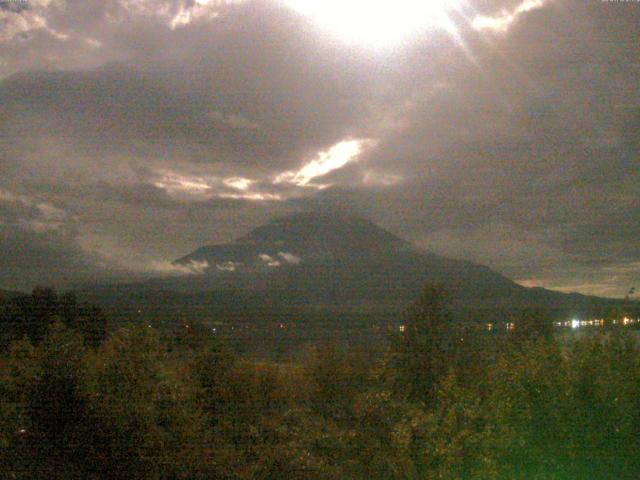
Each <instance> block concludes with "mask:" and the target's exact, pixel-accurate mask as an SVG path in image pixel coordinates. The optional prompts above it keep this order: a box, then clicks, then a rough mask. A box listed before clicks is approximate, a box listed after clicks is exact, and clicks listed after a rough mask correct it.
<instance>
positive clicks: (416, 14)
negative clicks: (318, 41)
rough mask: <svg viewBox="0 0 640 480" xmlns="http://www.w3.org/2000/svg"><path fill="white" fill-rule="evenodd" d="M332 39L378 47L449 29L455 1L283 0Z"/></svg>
mask: <svg viewBox="0 0 640 480" xmlns="http://www.w3.org/2000/svg"><path fill="white" fill-rule="evenodd" d="M284 1H285V3H286V4H287V5H289V6H290V7H292V8H293V9H295V10H296V11H298V12H300V13H302V14H303V15H305V16H307V17H309V18H310V19H311V20H312V21H313V22H315V23H317V24H318V25H320V26H321V27H322V28H324V29H326V30H328V31H329V32H331V33H332V34H333V35H335V36H336V37H338V38H340V39H342V40H345V41H347V42H349V43H359V44H365V45H371V46H374V47H382V46H388V45H394V44H397V43H400V42H402V41H403V40H405V39H406V38H407V37H409V36H410V35H412V34H415V33H418V32H420V31H424V30H428V29H436V28H439V29H445V30H452V29H454V28H453V25H452V23H451V21H450V20H449V17H448V15H447V13H448V12H450V11H452V10H455V9H457V8H458V7H459V1H458V0H395V1H389V0H284Z"/></svg>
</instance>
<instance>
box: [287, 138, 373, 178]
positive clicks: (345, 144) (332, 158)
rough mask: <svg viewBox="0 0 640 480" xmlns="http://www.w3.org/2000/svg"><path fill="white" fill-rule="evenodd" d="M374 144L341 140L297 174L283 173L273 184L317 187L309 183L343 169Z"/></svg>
mask: <svg viewBox="0 0 640 480" xmlns="http://www.w3.org/2000/svg"><path fill="white" fill-rule="evenodd" d="M372 143H374V141H373V140H370V139H358V140H343V141H342V142H340V143H337V144H335V145H334V146H332V147H331V148H330V149H329V150H326V151H324V152H319V153H318V158H317V159H315V160H312V161H310V162H309V163H307V164H306V165H304V166H303V167H302V168H301V169H300V170H298V171H297V172H292V171H288V172H284V173H281V174H280V175H278V176H277V177H276V178H275V180H274V183H292V184H294V185H298V186H301V187H304V186H316V187H317V186H318V185H314V184H311V183H310V182H311V181H312V180H313V179H314V178H317V177H322V176H324V175H326V174H327V173H329V172H332V171H333V170H337V169H339V168H342V167H344V166H345V165H346V164H347V163H349V162H352V161H355V160H356V159H357V158H358V155H360V153H362V151H363V150H364V148H365V147H367V146H369V145H371V144H372Z"/></svg>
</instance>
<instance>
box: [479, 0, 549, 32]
mask: <svg viewBox="0 0 640 480" xmlns="http://www.w3.org/2000/svg"><path fill="white" fill-rule="evenodd" d="M545 1H546V0H524V1H523V2H522V3H521V4H520V5H518V6H517V7H516V8H515V10H513V11H511V12H510V11H508V10H502V11H501V12H500V14H499V15H497V16H495V17H485V16H484V15H479V16H477V17H476V18H474V19H473V22H472V25H473V28H475V29H476V30H492V31H494V32H506V31H507V30H508V29H509V27H510V26H511V24H512V23H513V22H514V21H515V20H516V19H517V18H518V17H519V16H520V15H522V14H523V13H526V12H529V11H531V10H534V9H536V8H540V7H542V6H543V5H544V3H545Z"/></svg>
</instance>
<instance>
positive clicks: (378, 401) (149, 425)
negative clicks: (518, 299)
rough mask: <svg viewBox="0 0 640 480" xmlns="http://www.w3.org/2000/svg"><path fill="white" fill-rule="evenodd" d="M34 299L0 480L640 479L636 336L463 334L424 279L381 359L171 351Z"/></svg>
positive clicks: (5, 422) (1, 443)
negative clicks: (90, 332) (88, 325)
mask: <svg viewBox="0 0 640 480" xmlns="http://www.w3.org/2000/svg"><path fill="white" fill-rule="evenodd" d="M34 296H37V297H38V298H42V299H44V300H43V301H42V302H41V303H34V302H30V301H27V300H25V299H23V300H22V302H24V303H22V304H20V303H18V304H15V305H14V307H16V308H18V309H19V310H20V309H22V310H21V311H22V312H27V313H28V315H30V316H31V317H30V318H41V319H43V320H42V322H39V323H37V325H38V327H37V328H34V329H31V330H29V332H28V335H27V336H26V337H25V338H19V339H17V340H15V341H13V342H12V343H11V344H10V346H9V348H8V349H7V350H6V351H5V353H4V354H3V356H2V357H1V358H0V478H8V479H11V478H17V479H76V478H77V479H85V478H89V479H92V478H95V479H98V478H100V479H103V478H105V479H125V478H127V479H129V478H140V479H194V478H195V479H197V478H202V479H210V478H213V479H216V478H220V479H272V478H277V479H279V478H287V479H370V478H385V479H407V478H410V479H439V480H454V479H465V480H466V479H471V480H480V479H483V480H484V479H495V480H502V479H527V480H529V479H548V480H552V479H573V478H591V479H596V480H598V479H609V478H616V479H636V478H638V477H639V476H640V457H638V456H637V455H636V452H637V451H638V449H640V400H639V399H640V348H639V347H638V343H637V339H636V338H635V336H634V334H633V332H630V331H626V330H624V331H605V333H604V334H600V335H585V336H582V337H572V338H568V339H567V338H564V337H562V338H560V337H559V338H554V337H553V336H551V335H547V334H545V333H544V331H542V330H540V329H538V327H540V326H541V323H540V319H541V318H544V316H539V317H537V316H538V315H539V314H537V313H532V314H531V315H532V316H531V317H530V320H531V323H530V325H529V326H528V327H527V328H523V329H522V331H521V332H520V333H516V332H517V329H516V332H514V333H513V334H509V335H496V334H493V333H491V332H488V331H487V329H486V328H475V327H472V326H469V325H467V326H464V328H463V326H461V325H459V324H458V323H456V322H455V318H454V317H452V315H451V314H450V313H449V312H448V310H447V302H446V297H444V292H443V290H442V289H441V288H440V287H438V286H436V285H430V286H427V288H426V289H425V292H424V295H423V296H422V297H421V299H419V301H418V302H416V304H415V305H414V306H413V307H412V308H411V309H410V310H409V311H408V313H407V316H406V317H405V329H404V331H403V332H396V333H395V334H394V335H393V338H392V341H391V343H390V345H389V351H388V353H387V355H385V356H384V357H383V358H371V357H367V356H362V355H360V354H357V353H355V352H352V351H348V350H341V349H339V348H337V347H335V346H331V345H318V346H315V347H313V348H310V349H309V350H308V351H307V352H306V353H305V354H304V355H303V356H302V357H301V358H298V359H296V360H294V361H291V362H290V363H279V364H276V363H270V362H265V361H258V360H251V359H248V358H240V357H237V356H236V355H235V354H234V353H233V352H232V351H231V350H230V349H229V348H228V347H227V346H226V345H225V344H224V343H222V342H220V341H219V340H217V339H216V338H215V337H214V336H213V335H211V334H209V336H207V335H206V331H205V330H202V331H201V332H198V333H197V334H191V333H190V334H189V335H190V336H189V337H188V338H187V340H188V342H183V343H182V344H181V345H182V346H181V348H180V349H173V350H172V349H171V348H170V346H169V345H168V344H167V342H166V340H165V339H163V337H162V336H161V334H160V333H159V332H157V331H156V330H154V329H153V328H150V327H149V326H147V325H146V324H145V325H144V326H128V327H125V328H122V329H120V330H118V331H117V332H115V333H113V334H112V335H111V336H110V337H109V338H107V339H106V340H104V341H103V342H102V343H100V344H97V343H94V342H90V341H89V342H88V341H87V336H86V331H87V330H86V329H83V328H79V327H78V323H77V322H76V323H71V324H70V322H64V321H60V320H56V318H57V319H60V318H77V315H76V314H75V313H65V308H67V309H70V310H73V309H74V308H77V303H74V301H73V300H72V299H68V300H65V299H64V297H57V296H55V295H52V294H51V292H45V291H42V292H37V295H36V293H34ZM74 305H76V306H74ZM52 311H55V312H56V315H50V312H52ZM498 322H499V320H496V323H498ZM45 324H46V325H47V328H46V329H44V330H41V328H42V327H43V325H45ZM185 338H186V337H185Z"/></svg>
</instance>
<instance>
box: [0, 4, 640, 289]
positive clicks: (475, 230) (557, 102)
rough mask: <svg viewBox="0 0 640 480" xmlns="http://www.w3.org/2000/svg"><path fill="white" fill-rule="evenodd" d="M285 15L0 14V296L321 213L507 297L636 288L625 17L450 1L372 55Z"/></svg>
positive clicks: (103, 10)
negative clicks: (442, 258)
mask: <svg viewBox="0 0 640 480" xmlns="http://www.w3.org/2000/svg"><path fill="white" fill-rule="evenodd" d="M287 5H288V4H287V3H286V2H282V3H281V2H277V1H275V0H273V1H266V0H265V1H242V2H216V1H204V0H82V1H80V0H78V1H76V0H28V1H26V0H13V1H11V0H10V1H4V2H2V1H0V78H1V80H0V139H1V141H0V287H5V288H15V287H21V288H28V287H29V286H31V285H33V284H34V283H54V284H58V285H68V284H71V283H73V282H77V281H86V280H102V279H108V278H115V277H121V276H131V275H141V274H148V273H154V272H158V273H167V268H165V267H166V266H167V265H168V263H167V262H168V261H169V260H172V259H174V258H177V257H179V256H181V255H182V254H184V253H186V252H189V251H191V250H192V249H193V248H194V247H196V246H199V245H203V244H210V243H216V242H221V241H227V240H230V239H232V238H235V237H237V236H240V235H241V234H244V233H246V232H247V231H249V230H250V229H251V228H252V227H255V226H256V225H259V224H261V223H262V222H264V221H265V220H266V219H268V218H270V217H272V216H275V215H279V214H282V213H286V212H290V211H292V210H295V209H301V208H303V209H304V208H323V207H326V206H330V207H341V208H345V209H349V210H352V211H355V212H357V213H359V214H361V215H365V216H367V217H369V218H371V219H372V220H373V221H375V222H377V223H379V224H381V225H383V226H385V227H386V228H387V229H389V230H391V231H392V232H394V233H396V234H398V235H400V236H402V237H404V238H407V239H409V240H411V241H414V242H416V243H418V244H419V245H421V246H423V247H425V248H429V249H432V250H434V251H436V252H438V253H443V254H446V255H450V256H453V257H459V258H460V257H462V258H469V259H472V260H475V261H478V262H481V263H485V264H488V265H491V266H492V267H494V268H496V269H498V270H500V271H501V272H503V273H505V274H506V275H508V276H510V277H511V278H514V279H516V280H520V281H522V282H524V283H526V284H527V285H544V286H547V287H551V288H561V289H571V290H578V291H581V292H584V293H597V294H605V295H624V293H626V291H627V290H628V288H629V287H630V285H631V284H632V283H633V282H634V281H636V279H637V278H638V275H640V242H638V238H639V237H640V195H638V192H637V190H638V187H637V185H638V184H639V180H640V169H638V160H639V156H640V136H638V131H639V130H640V90H639V89H638V82H639V81H640V62H639V61H638V59H639V58H640V44H638V41H637V29H638V25H640V5H639V4H637V3H617V2H601V1H598V0H588V1H584V0H580V1H577V0H548V1H538V2H524V3H521V2H517V1H516V2H510V1H506V2H500V1H497V0H480V1H478V2H473V1H472V0H470V2H469V3H464V4H461V5H462V6H461V7H460V8H458V9H457V10H454V11H452V12H450V15H449V18H450V21H451V24H452V25H453V27H451V26H450V27H449V28H441V29H438V28H431V29H429V30H428V31H425V32H421V33H420V34H416V35H414V36H413V37H411V38H408V39H407V40H406V41H405V42H403V43H400V44H397V45H395V46H394V47H393V48H389V49H377V48H370V46H368V45H363V44H357V43H349V42H345V41H343V40H342V39H340V38H337V37H333V36H331V35H330V33H328V32H327V31H326V30H323V28H322V26H320V25H318V24H316V23H314V22H313V21H311V20H310V19H309V18H307V17H305V16H304V15H302V14H301V13H299V12H298V11H296V10H294V9H292V8H290V7H288V6H287ZM398 8H399V7H398ZM362 15H367V12H366V11H363V12H362ZM273 260H274V261H288V260H287V259H286V258H284V257H283V258H281V259H280V260H278V259H273ZM195 270H197V269H195Z"/></svg>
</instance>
